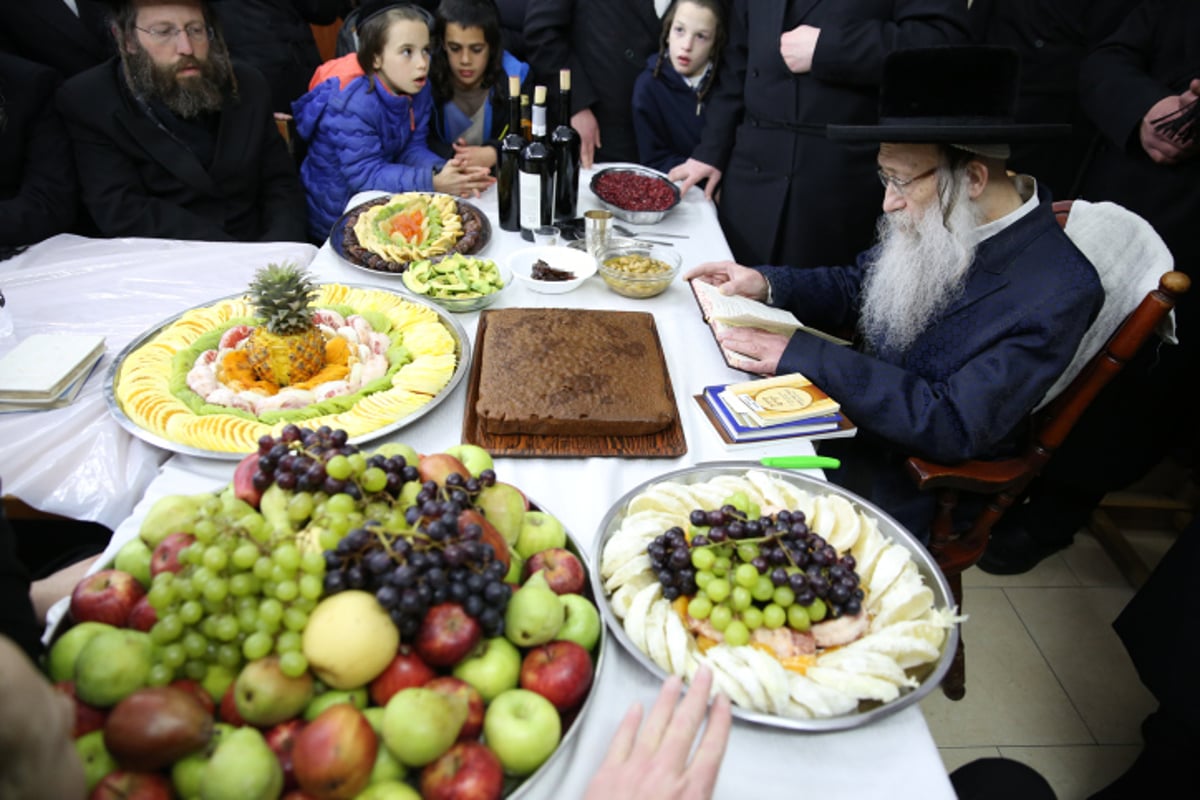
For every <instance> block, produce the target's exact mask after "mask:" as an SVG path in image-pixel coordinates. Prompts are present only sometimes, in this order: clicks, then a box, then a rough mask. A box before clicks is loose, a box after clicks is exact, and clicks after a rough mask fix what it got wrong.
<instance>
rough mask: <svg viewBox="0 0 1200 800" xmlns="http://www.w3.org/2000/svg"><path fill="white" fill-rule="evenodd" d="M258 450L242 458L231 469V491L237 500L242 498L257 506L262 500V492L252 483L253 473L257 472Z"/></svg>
mask: <svg viewBox="0 0 1200 800" xmlns="http://www.w3.org/2000/svg"><path fill="white" fill-rule="evenodd" d="M258 458H259V456H258V451H257V450H256V451H254V452H253V453H250V454H248V455H246V456H245V457H244V458H242V460H241V461H239V462H238V465H237V467H236V468H235V469H234V470H233V493H234V495H235V496H236V497H237V499H239V500H244V501H245V502H247V503H249V504H250V505H252V506H254V507H255V508H258V504H259V502H260V501H261V500H262V492H261V491H260V490H259V489H258V488H257V487H256V486H255V485H254V473H256V472H258Z"/></svg>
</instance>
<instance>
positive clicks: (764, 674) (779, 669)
mask: <svg viewBox="0 0 1200 800" xmlns="http://www.w3.org/2000/svg"><path fill="white" fill-rule="evenodd" d="M733 653H734V655H736V656H737V657H738V658H740V659H741V660H742V661H744V662H745V663H746V666H747V667H749V668H750V671H751V672H753V673H754V675H755V677H756V678H758V681H759V683H761V684H762V687H763V692H764V693H765V694H766V697H767V709H768V711H770V712H771V713H772V714H785V713H787V707H788V698H789V692H788V672H787V670H786V669H784V668H783V665H782V664H780V663H779V662H778V661H776V660H775V659H774V658H772V657H771V656H769V655H767V654H766V653H764V652H763V651H762V650H759V649H758V648H757V647H736V648H734V650H733Z"/></svg>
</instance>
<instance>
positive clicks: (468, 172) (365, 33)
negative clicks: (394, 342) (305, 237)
mask: <svg viewBox="0 0 1200 800" xmlns="http://www.w3.org/2000/svg"><path fill="white" fill-rule="evenodd" d="M431 22H432V20H431V18H430V16H429V14H428V12H426V11H425V10H424V9H421V8H417V7H416V6H412V5H399V6H390V7H387V8H386V9H385V10H382V11H379V12H377V13H375V14H373V15H370V16H368V17H366V18H365V19H363V20H361V21H360V22H359V26H358V41H359V44H358V54H357V55H358V62H359V65H360V66H361V67H362V69H363V73H364V74H363V75H362V76H360V77H357V78H354V79H353V80H352V81H350V82H349V83H348V84H346V85H345V87H343V86H342V83H341V81H340V80H338V79H337V78H336V77H334V78H330V79H329V80H326V81H325V82H323V83H321V84H319V85H318V86H317V87H316V88H314V89H313V90H312V91H310V92H309V93H308V94H306V95H304V96H303V97H301V98H300V99H299V100H297V101H296V102H295V103H293V104H292V111H293V114H294V116H295V120H296V130H297V132H298V133H299V134H300V136H301V137H302V138H304V139H305V140H306V141H307V142H308V154H307V155H306V156H305V159H304V163H303V164H301V165H300V179H301V181H302V182H303V183H304V188H305V191H306V193H307V195H308V230H309V235H310V236H312V238H313V239H314V240H315V241H323V240H324V239H325V238H326V237H327V236H328V235H329V232H330V230H331V228H332V227H333V224H334V222H335V221H336V220H337V218H338V217H339V216H340V215H341V214H342V212H343V211H344V210H345V207H346V203H347V202H349V200H350V198H351V197H352V196H353V195H354V194H355V193H357V192H361V191H365V190H368V189H378V190H381V191H386V192H406V191H437V192H448V193H451V194H455V195H468V194H472V193H476V194H477V193H478V192H479V191H481V190H483V189H485V188H487V187H488V186H489V185H490V184H491V182H492V179H491V177H490V176H489V174H488V169H487V168H486V167H478V166H469V165H468V164H467V163H466V160H465V159H461V158H453V159H450V160H448V161H447V160H445V159H444V158H442V157H441V156H438V155H437V154H435V153H434V152H433V151H431V150H430V149H429V147H428V146H427V145H426V136H427V134H428V131H429V118H430V110H431V107H432V102H433V101H432V98H431V95H430V90H429V86H428V85H427V84H428V77H427V76H428V72H429V51H430V48H429V33H430V24H431Z"/></svg>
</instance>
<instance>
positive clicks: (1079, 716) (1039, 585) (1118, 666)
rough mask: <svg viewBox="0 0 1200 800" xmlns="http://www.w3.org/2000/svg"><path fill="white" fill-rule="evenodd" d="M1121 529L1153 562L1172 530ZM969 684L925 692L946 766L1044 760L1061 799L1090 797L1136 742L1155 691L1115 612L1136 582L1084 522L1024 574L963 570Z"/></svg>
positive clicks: (1041, 765)
mask: <svg viewBox="0 0 1200 800" xmlns="http://www.w3.org/2000/svg"><path fill="white" fill-rule="evenodd" d="M1166 528H1167V526H1164V530H1163V531H1153V530H1149V531H1128V530H1127V531H1126V536H1127V538H1128V539H1129V540H1130V542H1131V543H1132V544H1133V545H1134V547H1135V549H1136V550H1137V551H1138V552H1139V554H1141V555H1142V558H1143V559H1144V560H1145V561H1146V563H1147V564H1148V565H1151V566H1152V565H1153V564H1155V563H1157V560H1158V559H1159V558H1160V557H1161V556H1162V554H1163V553H1164V552H1166V549H1167V547H1169V546H1170V544H1171V542H1172V541H1173V539H1174V534H1173V533H1170V532H1168V531H1167V530H1166ZM963 596H964V598H963V605H964V608H963V611H964V612H965V613H966V614H968V615H969V619H968V620H967V622H965V623H964V624H963V628H962V631H963V640H964V642H965V643H966V647H967V650H966V653H967V661H966V663H967V693H966V697H965V698H963V699H962V700H960V701H958V702H952V701H950V700H947V699H946V697H945V696H944V695H943V694H942V693H941V692H940V691H935V692H933V693H932V694H930V695H929V696H928V697H927V698H926V699H925V700H924V701H923V703H922V709H923V710H924V713H925V717H926V719H927V720H928V722H929V727H930V729H931V730H932V732H933V736H934V739H935V740H936V741H937V743H938V746H939V748H940V750H941V754H942V759H943V761H944V762H945V764H946V769H947V770H948V771H950V770H953V769H954V768H955V767H957V766H959V765H961V764H965V763H966V762H968V761H972V760H974V759H976V758H980V757H984V756H997V755H999V756H1004V757H1006V758H1012V759H1015V760H1018V761H1022V762H1024V763H1026V764H1029V765H1030V766H1032V767H1034V768H1035V769H1037V770H1038V771H1039V772H1040V773H1041V774H1042V775H1044V776H1045V777H1046V779H1047V780H1048V781H1049V782H1050V784H1051V785H1052V786H1053V787H1054V790H1055V792H1056V794H1057V795H1058V797H1059V800H1077V798H1086V797H1087V796H1088V795H1090V794H1091V793H1092V792H1094V791H1096V790H1098V789H1100V788H1102V787H1103V786H1105V785H1107V784H1108V783H1109V782H1111V781H1112V780H1113V779H1114V778H1116V777H1117V776H1118V775H1119V774H1121V773H1122V772H1123V771H1124V770H1125V769H1126V768H1127V767H1128V766H1129V765H1130V764H1131V763H1132V762H1133V759H1134V758H1136V757H1137V755H1138V753H1139V752H1140V750H1141V737H1140V732H1139V726H1140V724H1141V721H1142V719H1143V718H1144V717H1145V716H1146V715H1147V714H1148V713H1149V712H1151V711H1152V710H1153V709H1154V706H1155V701H1154V698H1153V697H1152V696H1151V695H1150V693H1149V692H1148V691H1146V689H1145V688H1144V687H1143V686H1142V685H1141V683H1140V682H1139V681H1138V678H1137V675H1136V673H1135V672H1134V669H1133V666H1132V664H1131V663H1130V661H1129V657H1128V656H1127V654H1126V653H1125V650H1124V648H1123V647H1122V645H1121V642H1120V640H1119V639H1118V638H1117V636H1116V634H1115V633H1114V632H1113V630H1112V627H1111V623H1112V621H1113V620H1114V619H1115V618H1116V616H1117V614H1118V613H1120V611H1121V609H1122V608H1123V607H1124V605H1125V603H1126V602H1127V601H1128V600H1129V598H1130V597H1132V596H1133V588H1132V586H1131V585H1130V584H1129V583H1128V582H1127V581H1126V580H1125V578H1124V577H1123V576H1122V575H1121V573H1120V572H1119V571H1118V569H1117V567H1116V566H1115V565H1114V564H1113V562H1112V561H1111V560H1110V559H1109V557H1108V555H1107V553H1106V552H1105V551H1104V549H1103V548H1102V547H1101V546H1100V544H1099V542H1098V541H1097V540H1096V539H1094V538H1093V537H1092V536H1091V535H1089V534H1087V533H1086V532H1081V533H1080V534H1079V535H1077V536H1076V537H1075V542H1074V544H1073V545H1072V546H1071V547H1070V548H1069V549H1067V550H1065V551H1063V552H1061V553H1059V554H1056V555H1054V556H1052V557H1050V558H1049V559H1047V560H1046V561H1043V562H1042V563H1041V564H1039V565H1038V566H1037V567H1036V568H1035V569H1033V570H1032V571H1030V572H1028V573H1026V574H1025V575H1018V576H1010V577H999V576H992V575H988V574H986V573H984V572H981V571H980V570H978V569H972V570H970V571H969V572H967V573H965V574H964V576H963Z"/></svg>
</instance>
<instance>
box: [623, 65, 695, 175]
mask: <svg viewBox="0 0 1200 800" xmlns="http://www.w3.org/2000/svg"><path fill="white" fill-rule="evenodd" d="M657 61H658V54H657V53H656V54H654V55H652V56H650V58H648V59H646V71H645V72H643V73H642V74H641V75H639V76H638V79H637V82H636V83H634V84H633V134H634V136H636V137H637V146H638V160H639V161H640V162H641V163H643V164H645V165H646V166H647V167H653V168H654V169H657V170H660V171H662V172H669V171H670V170H671V168H672V167H674V166H676V165H678V164H682V163H683V162H684V161H687V160H688V159H689V158H691V156H692V150H693V149H695V147H696V145H698V144H700V133H701V132H702V131H703V130H704V120H705V117H706V112H705V109H704V105H703V104H702V103H701V102H700V98H699V97H698V96H697V95H696V90H695V89H693V88H692V87H691V86H688V84H687V81H685V80H684V79H683V76H682V75H680V74H679V73H678V72H676V71H675V67H674V66H673V65H672V64H671V61H670V59H668V58H664V59H663V65H662V69H660V70H659V73H658V77H657V78H656V77H654V64H655V62H657Z"/></svg>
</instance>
